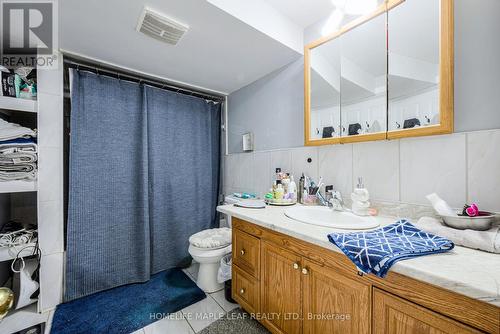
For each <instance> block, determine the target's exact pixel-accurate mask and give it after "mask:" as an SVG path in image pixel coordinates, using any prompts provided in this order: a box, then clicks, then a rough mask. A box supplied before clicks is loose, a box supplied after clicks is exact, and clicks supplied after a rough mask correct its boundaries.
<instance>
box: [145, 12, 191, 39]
mask: <svg viewBox="0 0 500 334" xmlns="http://www.w3.org/2000/svg"><path fill="white" fill-rule="evenodd" d="M188 29H189V27H188V26H187V25H184V24H182V23H179V22H177V21H174V20H172V19H171V18H169V17H166V16H163V15H160V14H158V13H156V12H154V11H152V10H151V9H148V8H144V11H143V12H142V14H141V18H140V19H139V24H138V25H137V31H140V32H142V33H143V34H145V35H147V36H149V37H153V38H155V39H157V40H159V41H162V42H165V43H168V44H172V45H176V44H177V43H178V42H179V40H180V39H181V37H182V36H183V35H184V33H185V32H186V31H187V30H188Z"/></svg>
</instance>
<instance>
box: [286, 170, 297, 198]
mask: <svg viewBox="0 0 500 334" xmlns="http://www.w3.org/2000/svg"><path fill="white" fill-rule="evenodd" d="M288 193H289V194H292V195H291V198H292V199H293V200H296V199H297V185H296V184H295V181H294V180H293V175H291V176H290V184H289V185H288Z"/></svg>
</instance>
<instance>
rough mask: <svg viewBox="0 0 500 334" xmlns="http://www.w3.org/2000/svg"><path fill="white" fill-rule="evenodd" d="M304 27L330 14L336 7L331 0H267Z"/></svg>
mask: <svg viewBox="0 0 500 334" xmlns="http://www.w3.org/2000/svg"><path fill="white" fill-rule="evenodd" d="M266 1H267V3H269V4H270V5H271V6H273V7H274V8H275V9H277V10H278V11H280V12H281V13H283V14H284V15H285V16H287V17H288V18H289V19H290V20H292V21H293V22H295V24H298V25H299V26H301V27H302V28H306V27H308V26H310V25H311V24H313V23H316V22H318V21H320V20H321V19H324V18H326V17H327V16H329V15H330V13H331V12H332V10H333V9H334V8H335V6H334V5H333V3H332V1H331V0H266Z"/></svg>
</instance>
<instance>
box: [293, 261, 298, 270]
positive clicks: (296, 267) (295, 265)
mask: <svg viewBox="0 0 500 334" xmlns="http://www.w3.org/2000/svg"><path fill="white" fill-rule="evenodd" d="M293 269H295V270H297V269H299V264H298V263H297V262H295V263H294V264H293Z"/></svg>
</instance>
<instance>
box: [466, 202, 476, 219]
mask: <svg viewBox="0 0 500 334" xmlns="http://www.w3.org/2000/svg"><path fill="white" fill-rule="evenodd" d="M465 212H466V213H467V215H468V216H469V217H476V216H478V215H479V208H478V207H477V205H476V204H471V206H469V207H468V208H467V209H465Z"/></svg>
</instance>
